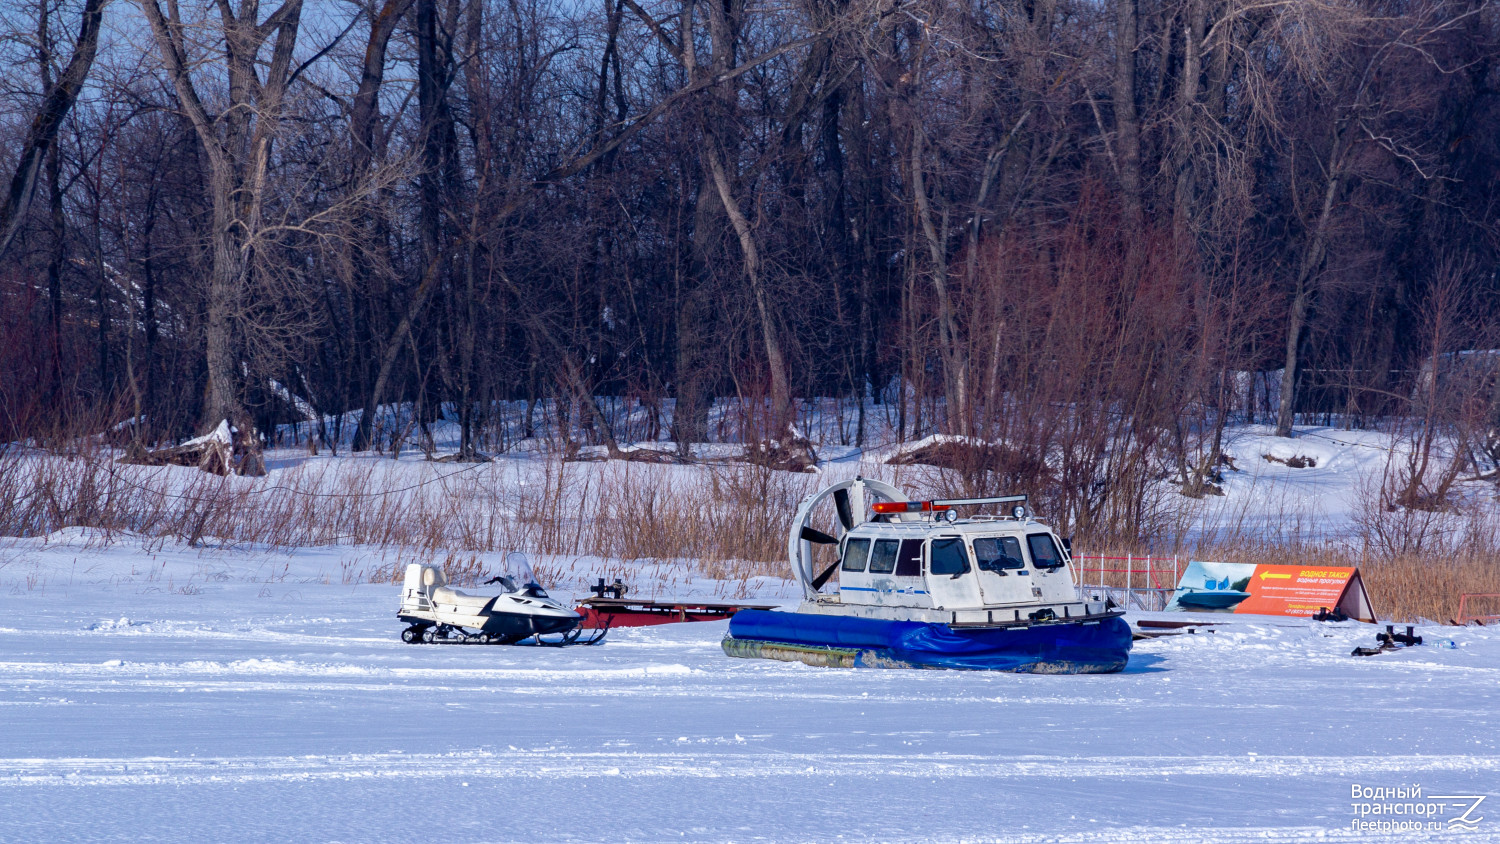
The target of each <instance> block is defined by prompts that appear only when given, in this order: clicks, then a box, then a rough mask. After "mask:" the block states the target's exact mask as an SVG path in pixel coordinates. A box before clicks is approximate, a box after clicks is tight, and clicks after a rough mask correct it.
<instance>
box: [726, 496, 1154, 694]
mask: <svg viewBox="0 0 1500 844" xmlns="http://www.w3.org/2000/svg"><path fill="white" fill-rule="evenodd" d="M830 500H831V502H832V503H833V505H834V510H835V515H837V523H836V526H835V528H834V529H835V530H839V531H840V533H841V535H835V534H831V533H825V532H824V531H822V530H819V529H818V528H816V527H814V526H813V520H814V518H815V516H816V513H815V509H816V508H817V506H818V505H819V504H820V503H822V502H824V501H830ZM1025 501H1026V496H1024V495H1007V496H999V497H995V498H968V499H947V500H933V501H909V500H907V497H906V495H905V494H904V493H902V491H901V490H900V489H897V488H896V487H894V486H892V485H890V484H887V483H883V482H881V481H877V480H873V479H867V478H856V479H854V480H852V481H842V482H840V483H837V484H834V485H833V486H830V487H828V488H827V489H824V490H822V491H821V492H818V493H815V494H813V495H810V496H808V497H807V498H806V499H805V500H804V501H803V502H802V506H801V507H800V508H799V509H798V511H797V515H796V517H795V518H794V519H793V520H792V525H791V531H790V534H789V535H788V537H787V556H788V557H789V558H790V562H791V567H792V575H793V577H794V578H795V579H796V580H797V582H798V583H799V584H800V585H801V586H802V592H803V602H802V604H801V606H799V607H798V608H797V610H796V611H795V612H765V611H760V610H750V609H747V610H741V611H740V612H737V613H735V615H734V617H733V618H731V619H730V621H729V635H728V636H726V637H725V638H724V641H723V648H724V653H726V654H728V655H729V656H736V657H752V658H761V659H778V660H783V661H795V662H804V663H807V664H809V665H819V666H830V667H847V668H856V667H871V668H968V669H988V670H993V671H1015V672H1023V673H1033V674H1096V673H1098V674H1102V673H1110V672H1114V671H1120V670H1121V669H1123V668H1124V667H1125V664H1126V661H1127V660H1128V658H1129V654H1130V644H1131V632H1130V625H1129V624H1127V623H1126V622H1125V620H1124V618H1122V616H1123V615H1124V610H1123V609H1121V608H1119V607H1118V606H1116V605H1115V604H1114V602H1113V601H1110V600H1109V599H1107V598H1106V599H1105V600H1102V601H1101V600H1098V599H1097V598H1095V599H1093V600H1089V599H1087V598H1085V597H1084V596H1080V595H1079V593H1078V589H1077V587H1076V586H1074V583H1073V577H1072V567H1071V559H1072V552H1071V550H1070V548H1069V543H1068V542H1067V541H1066V540H1063V539H1060V538H1059V537H1058V536H1057V535H1056V534H1055V533H1053V532H1052V530H1051V528H1049V527H1048V526H1047V525H1045V524H1043V523H1041V522H1039V521H1036V520H1035V519H1033V518H1031V516H1030V514H1029V513H1027V512H1026V507H1025ZM998 504H1007V505H1014V506H1013V507H1012V508H1011V511H1010V513H1009V514H1008V515H1005V516H997V515H978V514H976V515H973V516H970V517H968V518H959V515H958V511H957V509H956V508H958V507H968V506H985V505H998ZM815 544H817V545H829V546H833V547H834V549H835V550H836V552H837V553H836V555H835V558H834V559H833V561H832V563H831V564H830V565H828V566H827V568H823V569H822V571H818V569H819V568H822V566H816V565H815V564H814V559H813V554H812V546H813V545H815ZM835 574H837V576H838V579H837V580H836V581H834V580H833V578H834V575H835ZM830 581H832V582H830ZM825 586H830V587H832V588H831V589H829V590H828V591H824V587H825Z"/></svg>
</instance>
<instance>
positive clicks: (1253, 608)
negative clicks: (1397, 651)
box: [1167, 562, 1375, 621]
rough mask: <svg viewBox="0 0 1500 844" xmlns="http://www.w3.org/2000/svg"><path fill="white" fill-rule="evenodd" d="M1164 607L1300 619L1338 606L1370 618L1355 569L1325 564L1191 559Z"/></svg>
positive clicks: (1350, 613) (1356, 616)
mask: <svg viewBox="0 0 1500 844" xmlns="http://www.w3.org/2000/svg"><path fill="white" fill-rule="evenodd" d="M1167 609H1169V610H1189V611H1194V612H1232V613H1244V614H1253V615H1289V616H1300V617H1303V618H1310V617H1312V616H1314V615H1316V614H1317V613H1318V611H1319V610H1320V609H1326V610H1329V611H1333V610H1335V609H1337V610H1341V611H1343V613H1344V614H1345V615H1347V616H1348V617H1349V618H1353V619H1358V620H1360V621H1374V620H1375V613H1374V610H1373V609H1372V608H1371V606H1370V598H1369V596H1368V595H1367V594H1366V593H1365V586H1364V582H1363V581H1362V580H1360V577H1359V569H1355V568H1337V567H1329V566H1270V565H1256V564H1253V563H1209V562H1193V563H1190V564H1188V567H1187V570H1186V571H1184V572H1183V573H1182V580H1181V581H1180V582H1179V583H1178V584H1177V591H1176V593H1175V594H1174V595H1173V596H1172V602H1171V603H1170V604H1168V605H1167Z"/></svg>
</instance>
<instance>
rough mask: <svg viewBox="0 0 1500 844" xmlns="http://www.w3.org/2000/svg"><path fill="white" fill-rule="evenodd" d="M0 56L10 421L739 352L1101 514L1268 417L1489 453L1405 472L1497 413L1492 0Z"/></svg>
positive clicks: (84, 20) (161, 23)
mask: <svg viewBox="0 0 1500 844" xmlns="http://www.w3.org/2000/svg"><path fill="white" fill-rule="evenodd" d="M0 56H3V65H0V68H3V69H0V80H3V86H0V173H3V175H4V176H7V177H10V181H9V190H8V192H7V193H6V194H5V202H4V205H3V207H0V334H3V338H4V339H3V342H0V441H12V440H16V439H18V438H23V437H46V436H48V435H50V434H52V433H54V432H57V431H64V430H76V429H77V426H78V424H80V423H79V420H84V421H85V422H86V423H87V425H90V426H93V427H92V430H99V429H100V423H101V422H103V423H106V425H114V424H115V423H118V422H120V421H121V420H125V424H124V425H122V426H120V427H118V428H117V429H116V434H117V435H118V436H119V437H121V438H122V439H124V440H128V441H129V442H130V443H131V445H132V446H133V447H135V448H137V449H148V448H152V447H156V446H158V445H160V444H163V443H170V442H174V441H177V440H180V439H181V438H183V437H187V436H191V435H194V434H201V433H203V432H205V431H207V430H210V429H212V428H213V427H214V426H216V425H217V424H218V422H219V420H223V419H229V420H232V421H233V422H234V424H235V426H236V427H237V429H238V431H239V435H238V436H239V437H240V443H239V447H240V449H241V450H242V451H244V452H245V453H247V454H250V455H252V456H253V454H254V453H255V452H256V451H257V450H258V449H259V448H260V447H261V445H262V443H263V442H264V440H265V438H266V437H268V436H269V434H268V432H272V431H275V430H277V425H278V424H283V425H284V424H285V423H288V422H297V423H299V424H302V425H305V426H306V428H304V430H309V429H310V431H311V435H312V436H313V437H314V438H316V440H317V441H319V443H320V444H321V446H322V447H324V448H339V447H340V445H339V443H340V442H345V443H347V442H352V446H353V448H354V449H355V450H367V449H372V448H388V447H389V443H382V442H381V437H380V435H379V434H380V432H378V431H377V430H376V429H375V427H374V426H373V424H372V420H373V419H374V417H375V414H374V413H373V412H372V411H373V410H374V408H376V407H377V406H381V405H387V404H392V403H402V404H404V405H406V406H410V407H412V408H415V412H416V416H417V421H418V423H419V424H420V423H421V422H422V421H423V420H430V419H434V418H437V416H438V415H439V414H442V413H447V414H449V415H450V416H452V417H454V418H456V419H457V420H458V422H459V424H460V427H461V430H462V442H461V448H460V455H459V456H460V458H463V459H473V458H475V457H477V456H479V455H480V454H481V453H483V452H485V451H486V450H493V449H496V448H497V447H500V446H499V444H498V443H499V440H500V439H501V437H500V435H498V434H497V433H496V431H495V425H496V422H495V415H494V414H493V413H492V411H491V408H492V407H493V406H494V405H493V401H494V400H497V399H508V400H512V401H515V400H525V401H528V402H530V403H532V404H533V405H535V404H536V403H538V402H545V401H546V400H551V401H550V402H548V404H549V406H551V407H553V408H556V411H555V414H554V415H562V416H564V418H563V419H562V420H561V421H562V422H564V423H566V424H562V425H560V426H556V428H557V430H559V431H560V432H561V437H562V439H563V440H564V446H565V447H566V448H576V447H577V446H578V445H579V444H580V443H583V444H593V445H603V446H606V447H607V448H608V449H609V451H610V452H611V453H614V452H616V451H617V450H618V447H619V444H620V443H621V442H623V441H625V440H627V439H633V438H651V439H656V438H669V439H671V440H673V441H675V442H677V443H679V444H680V448H682V449H683V450H686V448H687V444H688V443H692V442H702V441H706V440H709V439H712V438H713V436H714V435H713V432H712V431H710V430H709V427H710V426H709V421H708V419H709V416H708V412H709V408H710V406H711V404H712V402H713V400H714V399H715V398H716V397H718V398H722V397H736V398H738V399H740V400H742V401H741V406H742V407H747V408H754V409H756V410H754V412H753V413H751V412H748V411H747V416H748V417H752V418H746V419H745V420H743V425H742V427H741V431H742V432H753V435H751V434H746V435H745V436H744V438H745V439H746V441H747V442H752V443H756V444H758V445H757V446H756V447H757V448H759V449H761V450H762V451H763V452H764V455H763V456H765V457H767V458H768V460H771V461H772V462H775V461H781V462H784V463H785V462H790V463H792V464H795V462H796V460H797V459H798V458H797V456H796V454H795V453H793V452H796V451H797V450H798V449H804V448H806V447H807V444H806V443H805V442H804V441H803V440H802V437H800V436H799V430H798V428H797V424H796V423H797V418H798V416H797V414H798V411H797V408H798V407H799V406H800V404H801V403H802V402H804V401H806V400H808V399H810V398H813V397H839V396H843V397H849V398H851V399H856V400H854V401H852V402H851V404H850V407H851V411H850V412H851V413H853V414H855V415H856V416H857V418H855V419H853V420H852V421H851V424H850V426H849V431H850V432H851V435H850V437H849V439H850V440H851V441H852V444H863V442H864V438H865V435H866V431H867V425H866V420H865V418H864V416H865V414H866V413H867V409H866V408H867V405H868V404H869V402H868V401H859V400H857V399H858V398H861V397H868V398H869V399H870V401H873V402H875V403H876V404H877V405H879V404H880V403H885V406H886V407H887V408H888V409H889V404H891V403H894V404H895V405H896V407H895V408H894V409H893V411H894V413H895V415H896V419H897V424H896V426H895V429H896V431H897V433H898V436H900V437H902V438H911V437H916V436H921V435H925V434H928V433H932V432H935V431H937V432H946V433H953V434H960V435H970V436H973V437H976V438H978V439H979V440H982V441H983V442H984V443H987V444H990V445H987V446H986V447H985V448H984V449H982V450H980V452H976V453H979V454H980V455H981V457H982V459H983V462H984V466H983V468H984V470H985V471H986V472H991V473H995V472H998V473H999V475H1000V476H1002V477H1004V478H1007V479H1014V480H1015V481H1016V482H1017V483H1036V482H1037V481H1038V477H1039V476H1041V475H1047V476H1048V482H1049V483H1051V484H1052V485H1054V486H1055V487H1056V488H1057V489H1060V490H1064V491H1065V492H1066V495H1067V496H1068V497H1070V498H1073V499H1077V500H1076V501H1073V502H1071V503H1070V504H1069V505H1068V507H1067V508H1065V509H1067V510H1068V512H1069V513H1071V514H1073V515H1074V517H1076V519H1075V520H1077V519H1082V520H1083V521H1084V522H1085V523H1086V521H1087V519H1086V518H1085V516H1087V515H1088V514H1089V513H1090V512H1092V513H1093V514H1094V515H1095V516H1101V517H1102V514H1103V512H1104V511H1105V510H1108V509H1110V508H1114V509H1115V511H1116V512H1115V517H1118V516H1119V512H1118V511H1120V509H1121V508H1124V509H1125V510H1128V509H1129V508H1130V507H1132V506H1134V505H1133V504H1132V502H1133V501H1138V500H1139V499H1140V496H1139V495H1137V494H1135V492H1138V491H1139V489H1140V488H1141V486H1142V485H1143V484H1146V483H1147V482H1149V481H1151V480H1152V479H1153V478H1157V479H1159V477H1160V474H1161V473H1162V472H1167V473H1169V474H1173V475H1175V476H1176V480H1177V481H1178V482H1180V484H1181V486H1180V488H1181V489H1182V490H1183V491H1185V492H1187V493H1188V494H1190V495H1192V494H1202V492H1203V491H1204V490H1205V489H1207V488H1209V487H1210V486H1211V485H1212V479H1213V476H1214V474H1215V473H1216V471H1217V466H1218V462H1219V459H1220V458H1219V450H1218V448H1219V439H1218V438H1219V436H1220V435H1221V433H1222V431H1223V427H1224V425H1225V424H1226V423H1228V422H1231V421H1259V422H1269V423H1273V424H1275V425H1277V426H1278V427H1279V429H1280V430H1281V431H1282V432H1287V431H1289V430H1290V427H1291V425H1293V424H1294V423H1300V422H1305V421H1309V420H1315V419H1316V420H1321V419H1330V420H1331V419H1338V420H1340V421H1341V422H1343V423H1345V424H1349V425H1356V426H1360V425H1376V424H1392V423H1391V420H1393V419H1395V420H1401V422H1400V423H1399V424H1400V425H1402V426H1404V429H1405V430H1407V431H1408V432H1409V436H1410V437H1411V440H1412V442H1413V443H1414V444H1415V445H1416V446H1417V447H1418V448H1417V449H1415V450H1414V451H1421V446H1422V444H1423V443H1426V444H1427V445H1428V446H1429V447H1430V446H1431V444H1432V443H1433V442H1435V441H1436V440H1437V439H1439V438H1442V439H1443V441H1444V442H1447V443H1450V444H1457V448H1456V450H1455V451H1450V452H1449V454H1450V455H1451V454H1458V455H1460V456H1462V455H1472V456H1474V458H1475V459H1474V460H1469V461H1467V462H1466V461H1465V460H1463V459H1459V460H1456V461H1449V462H1447V463H1444V464H1443V466H1444V467H1445V468H1443V469H1442V471H1429V468H1428V467H1427V466H1426V464H1423V465H1422V466H1417V467H1414V468H1413V469H1412V470H1411V471H1410V472H1408V475H1407V477H1406V480H1405V482H1404V484H1397V485H1396V488H1394V489H1393V491H1392V495H1393V496H1395V498H1396V499H1398V500H1399V501H1400V502H1404V503H1406V504H1411V505H1420V504H1421V503H1423V502H1424V501H1427V502H1430V501H1432V500H1440V499H1441V497H1442V495H1443V494H1444V492H1445V491H1446V485H1448V484H1451V483H1452V482H1453V480H1454V478H1456V477H1458V476H1459V475H1460V474H1464V475H1466V476H1472V475H1473V474H1481V475H1482V474H1483V473H1484V472H1485V471H1487V470H1492V468H1493V465H1494V461H1495V459H1496V458H1497V457H1500V382H1497V379H1496V377H1495V370H1496V367H1495V364H1494V358H1493V356H1492V355H1491V354H1489V353H1486V352H1485V351H1484V350H1489V349H1494V348H1495V347H1497V346H1500V340H1497V338H1496V336H1495V334H1496V331H1497V327H1500V325H1497V322H1500V320H1497V308H1496V305H1497V303H1500V280H1497V266H1500V258H1497V255H1500V166H1497V165H1500V8H1497V6H1496V5H1495V4H1493V3H1491V2H1488V0H1414V2H1387V1H1386V0H1378V1H1373V2H1372V0H1362V1H1361V2H1356V0H1269V1H1268V2H1261V1H1260V0H1156V1H1155V2H1153V0H1106V2H1101V3H1089V2H1074V1H1073V0H1023V2H1018V3H991V2H988V0H949V2H934V0H795V2H790V3H785V4H778V3H766V2H762V1H761V0H663V1H662V2H645V0H602V2H599V3H551V4H549V3H546V2H541V0H506V2H500V0H379V2H370V0H346V2H332V1H331V0H328V2H321V1H320V2H317V3H312V4H305V3H304V0H284V2H282V3H280V4H270V5H266V6H262V5H261V4H259V3H258V2H256V0H216V2H213V3H209V2H206V0H191V1H190V2H186V3H184V2H179V0H167V2H166V3H165V5H163V4H162V3H161V2H160V0H114V2H109V0H14V2H8V3H5V4H4V5H3V7H0ZM599 397H607V398H609V399H610V401H608V402H601V401H600V400H599ZM622 403H623V404H625V405H629V406H631V407H636V408H639V409H641V410H643V411H644V413H645V419H646V420H647V423H646V424H645V425H644V427H643V428H640V426H637V428H640V429H639V430H636V429H633V430H632V431H630V432H628V436H627V432H620V431H616V430H615V426H616V421H615V419H614V418H613V417H612V415H611V413H609V412H607V409H605V408H601V404H608V405H610V406H612V407H618V406H621V405H622ZM669 406H670V408H671V411H672V412H668V408H669ZM527 420H528V421H527V426H528V427H530V426H531V424H532V422H531V417H530V415H529V414H528V417H527ZM537 424H540V422H538V423H537ZM345 425H347V426H349V427H352V428H353V429H354V430H353V432H352V437H351V436H350V431H348V430H334V429H338V428H342V427H344V426H345ZM526 433H531V431H527V432H526ZM1163 455H1166V456H1165V457H1163ZM1486 455H1487V457H1486ZM1423 459H1424V460H1425V456H1424V458H1423ZM1486 461H1487V462H1486ZM1164 466H1165V468H1163V467H1164ZM1454 467H1456V468H1454ZM241 468H242V469H246V470H251V471H253V469H254V468H255V466H254V461H253V460H252V461H249V462H247V463H244V464H241ZM1434 496H1435V497H1436V498H1434ZM1091 508H1092V509H1091ZM1127 515H1128V514H1127ZM1127 520H1128V519H1127Z"/></svg>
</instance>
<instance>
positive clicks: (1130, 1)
mask: <svg viewBox="0 0 1500 844" xmlns="http://www.w3.org/2000/svg"><path fill="white" fill-rule="evenodd" d="M1136 27H1137V14H1136V0H1115V78H1114V104H1115V135H1116V139H1115V144H1116V148H1117V149H1116V151H1117V154H1118V162H1117V163H1118V166H1119V178H1120V190H1121V194H1122V198H1123V200H1124V203H1125V217H1126V220H1125V223H1126V227H1127V229H1128V230H1130V231H1140V226H1141V126H1140V120H1139V118H1138V117H1137V116H1136V108H1135V94H1136V91H1135V50H1136Z"/></svg>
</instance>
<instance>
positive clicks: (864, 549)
mask: <svg viewBox="0 0 1500 844" xmlns="http://www.w3.org/2000/svg"><path fill="white" fill-rule="evenodd" d="M869 556H870V540H868V539H851V540H849V541H848V542H847V543H845V545H844V571H864V570H865V560H866V559H868V558H869Z"/></svg>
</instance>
